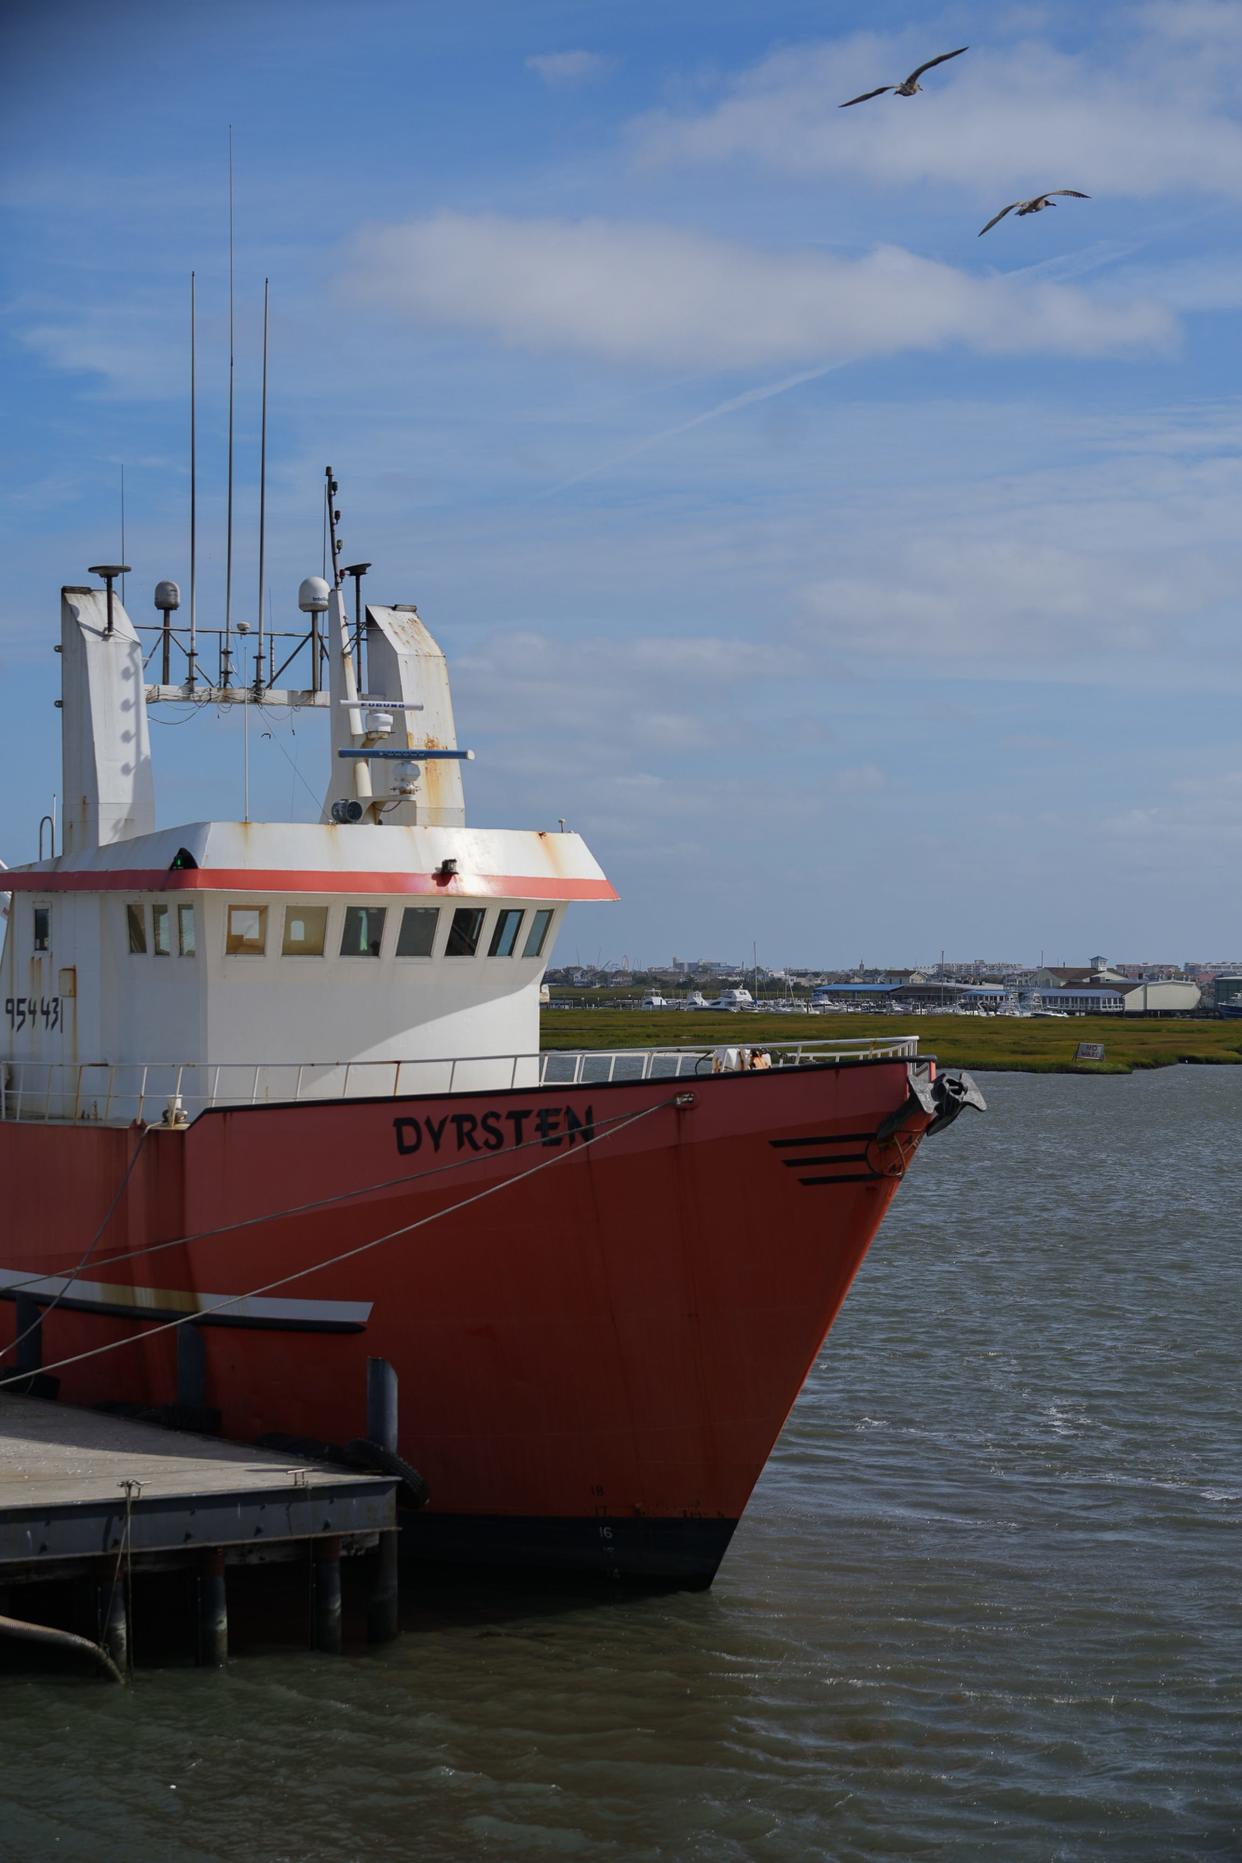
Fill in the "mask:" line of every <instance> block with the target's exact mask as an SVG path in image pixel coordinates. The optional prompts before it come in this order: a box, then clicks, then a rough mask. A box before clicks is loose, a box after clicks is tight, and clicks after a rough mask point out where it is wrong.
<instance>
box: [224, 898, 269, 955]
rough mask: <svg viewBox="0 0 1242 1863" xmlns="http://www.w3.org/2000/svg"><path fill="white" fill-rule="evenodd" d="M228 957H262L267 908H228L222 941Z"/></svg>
mask: <svg viewBox="0 0 1242 1863" xmlns="http://www.w3.org/2000/svg"><path fill="white" fill-rule="evenodd" d="M224 950H225V955H226V956H228V957H262V956H263V953H264V952H265V951H266V950H267V907H266V906H230V907H229V918H228V929H227V933H226V936H225V940H224Z"/></svg>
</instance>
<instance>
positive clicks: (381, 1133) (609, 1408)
mask: <svg viewBox="0 0 1242 1863" xmlns="http://www.w3.org/2000/svg"><path fill="white" fill-rule="evenodd" d="M336 496H337V487H336V484H335V481H334V480H333V479H332V477H331V473H330V472H329V474H328V476H327V482H326V497H327V510H328V519H329V522H330V524H332V525H333V526H334V525H335V519H336V515H337V514H336V502H335V501H336ZM338 557H339V550H338V546H337V542H336V538H335V532H333V540H332V556H331V565H330V573H329V574H328V575H326V576H325V577H310V578H308V579H307V580H306V581H305V582H304V583H303V585H302V587H301V590H300V591H299V613H298V616H297V617H296V619H294V618H293V617H292V616H291V621H292V623H293V624H292V625H291V626H289V627H288V628H287V629H284V630H282V631H279V632H278V633H277V634H275V635H273V634H272V633H271V632H270V623H269V631H268V632H267V633H266V634H265V632H264V630H263V629H262V628H260V630H259V632H258V636H257V638H256V639H252V640H250V641H249V642H247V643H245V646H246V653H247V655H248V659H247V660H246V663H245V665H244V666H243V667H242V669H241V670H240V672H239V670H238V669H239V660H241V658H242V656H241V654H240V653H239V647H240V646H241V645H242V643H240V642H239V641H238V638H237V631H236V629H232V630H230V629H228V628H225V629H204V628H202V627H199V626H198V625H197V623H196V621H195V620H194V619H193V617H192V619H191V626H190V628H189V630H188V631H187V630H186V629H185V628H184V627H183V626H181V625H180V612H179V602H180V596H179V591H178V590H177V589H176V586H175V585H174V584H171V583H167V582H165V583H161V584H160V585H159V587H158V589H157V591H156V602H157V609H156V613H157V615H158V616H159V618H158V619H156V620H153V621H152V623H151V624H150V631H149V632H148V630H147V627H146V624H143V625H142V626H138V625H135V623H134V621H133V620H132V619H131V617H130V615H129V613H128V612H127V610H126V608H125V606H124V604H123V602H122V600H121V598H120V593H119V591H118V589H117V586H116V584H117V580H118V577H119V576H120V573H121V571H122V568H123V567H125V566H123V565H120V564H114V565H109V564H105V565H100V566H97V567H96V569H94V570H93V571H92V572H91V573H92V575H93V576H94V577H95V581H94V582H91V583H88V584H78V585H74V586H70V587H66V588H64V589H63V590H62V592H61V607H60V640H59V654H60V662H59V664H60V674H61V689H62V695H61V700H60V706H61V727H62V738H63V782H62V797H63V821H62V829H61V838H60V842H59V844H53V845H52V847H51V849H50V851H49V850H48V849H46V848H44V849H43V850H41V851H42V855H43V857H42V858H40V859H39V860H37V861H34V862H31V863H30V864H28V865H25V866H15V867H13V868H12V869H11V870H10V871H8V872H7V873H6V874H5V875H4V886H5V887H6V888H7V889H8V890H9V892H10V895H11V908H10V911H9V916H8V919H7V926H6V935H5V941H4V950H3V959H2V966H0V967H2V983H0V1000H2V1002H3V1022H2V1023H0V1037H2V1043H3V1046H2V1054H0V1176H2V1181H3V1183H4V1186H5V1196H4V1205H3V1208H4V1215H3V1220H2V1223H0V1375H2V1376H3V1378H4V1379H5V1380H7V1381H12V1380H14V1379H17V1378H29V1377H31V1376H32V1375H34V1374H35V1373H36V1371H37V1372H38V1375H39V1376H40V1377H41V1378H42V1379H43V1380H44V1381H45V1382H44V1384H43V1387H42V1388H44V1389H47V1388H49V1386H48V1384H47V1382H46V1381H47V1380H52V1379H54V1380H56V1381H57V1383H56V1386H55V1387H54V1388H56V1389H58V1391H59V1395H60V1396H61V1397H62V1398H63V1399H66V1400H69V1401H72V1402H74V1403H80V1404H98V1403H103V1402H107V1403H112V1404H117V1403H121V1404H127V1405H132V1406H136V1407H140V1408H143V1409H147V1410H152V1411H155V1412H156V1413H157V1414H158V1413H161V1412H163V1413H168V1414H173V1415H177V1414H179V1415H184V1414H185V1409H186V1406H187V1405H192V1406H197V1413H201V1414H207V1415H210V1417H211V1419H212V1421H213V1422H214V1424H215V1425H216V1427H218V1428H219V1429H220V1430H221V1431H222V1432H224V1433H225V1434H227V1435H229V1436H231V1437H234V1438H237V1439H240V1440H257V1439H259V1438H262V1437H265V1436H268V1435H270V1434H271V1433H273V1432H279V1433H283V1434H285V1435H287V1436H291V1437H295V1438H299V1439H313V1440H316V1441H320V1442H334V1443H342V1442H345V1441H347V1440H348V1439H351V1438H356V1437H359V1436H361V1435H362V1434H363V1433H364V1430H365V1417H364V1414H363V1408H364V1396H363V1394H364V1392H365V1388H366V1373H367V1362H368V1360H369V1359H373V1358H380V1359H383V1360H386V1361H387V1362H388V1363H389V1364H390V1365H391V1366H392V1367H393V1368H395V1371H396V1373H397V1376H398V1379H399V1388H400V1416H401V1434H400V1454H401V1456H402V1458H403V1459H404V1461H405V1462H406V1463H408V1464H410V1465H413V1467H415V1468H416V1469H417V1470H418V1472H419V1473H420V1474H421V1476H422V1477H423V1478H424V1480H425V1482H426V1484H427V1489H428V1492H429V1496H430V1499H429V1502H428V1504H427V1505H426V1506H425V1507H423V1508H422V1509H420V1510H418V1511H417V1512H412V1513H411V1515H410V1517H409V1520H408V1522H407V1525H406V1529H405V1535H404V1537H405V1541H406V1543H407V1544H408V1546H409V1548H410V1550H411V1551H412V1552H413V1553H415V1554H417V1555H419V1556H422V1557H425V1558H428V1559H437V1560H441V1561H451V1562H454V1563H456V1564H462V1563H466V1562H473V1563H479V1564H487V1565H492V1566H503V1567H505V1568H508V1569H510V1570H512V1569H514V1568H517V1567H547V1568H560V1569H578V1570H585V1571H593V1572H596V1573H602V1574H605V1575H606V1576H608V1577H610V1578H619V1579H625V1578H643V1579H655V1580H659V1581H662V1582H672V1583H679V1584H686V1585H703V1584H707V1583H710V1581H711V1578H712V1576H713V1574H714V1572H715V1571H716V1568H717V1566H718V1564H719V1562H720V1559H721V1557H722V1556H723V1554H724V1552H725V1549H726V1547H727V1546H728V1544H729V1540H730V1537H731V1535H732V1534H733V1531H734V1529H735V1527H736V1525H737V1522H738V1519H739V1517H740V1516H741V1514H742V1512H743V1509H744V1508H745V1506H746V1503H747V1499H748V1497H749V1495H750V1493H751V1490H752V1488H753V1487H754V1484H755V1482H756V1480H757V1479H758V1477H759V1474H760V1473H761V1471H762V1469H763V1467H764V1464H765V1462H766V1461H767V1459H768V1456H769V1454H770V1453H771V1450H772V1448H773V1445H774V1443H775V1442H776V1440H777V1437H778V1435H779V1433H780V1430H781V1427H782V1425H783V1423H784V1421H785V1418H786V1416H787V1414H788V1412H789V1410H790V1407H791V1405H792V1404H793V1402H794V1400H795V1398H796V1397H797V1394H798V1391H799V1388H800V1386H801V1385H802V1383H803V1380H804V1379H805V1378H806V1376H807V1373H808V1370H809V1369H810V1367H811V1366H812V1365H813V1364H814V1362H815V1359H816V1356H817V1354H818V1353H819V1350H820V1347H821V1345H822V1344H823V1341H824V1337H825V1335H826V1333H827V1332H828V1329H829V1327H830V1326H831V1324H832V1321H833V1318H834V1316H835V1314H836V1313H837V1311H838V1309H839V1307H840V1305H841V1303H842V1301H843V1300H844V1298H845V1294H846V1291H847V1289H848V1288H849V1286H850V1283H851V1281H852V1280H853V1278H854V1275H855V1273H856V1272H857V1270H858V1267H859V1264H860V1263H861V1261H862V1259H863V1257H864V1255H865V1254H866V1252H867V1248H868V1245H869V1244H870V1242H871V1240H872V1238H873V1236H874V1235H875V1233H876V1230H877V1228H878V1226H879V1224H880V1221H881V1219H882V1217H883V1215H884V1212H885V1210H886V1209H887V1207H888V1205H889V1202H890V1200H891V1198H892V1197H893V1195H894V1193H895V1191H896V1190H897V1188H898V1186H899V1185H900V1182H901V1179H902V1177H903V1176H904V1175H905V1173H906V1171H907V1170H908V1169H909V1168H910V1166H911V1163H912V1161H913V1159H914V1156H915V1153H916V1152H917V1150H918V1147H919V1145H920V1143H921V1142H922V1140H923V1139H924V1138H925V1137H926V1136H927V1135H928V1134H929V1133H932V1132H935V1131H937V1130H938V1129H940V1128H942V1127H944V1126H946V1125H948V1124H949V1123H950V1122H951V1121H952V1120H953V1118H954V1117H955V1116H956V1114H957V1113H958V1112H959V1111H960V1110H961V1109H962V1107H963V1106H967V1105H979V1104H981V1103H982V1102H981V1101H980V1099H979V1096H978V1094H977V1093H976V1092H975V1090H974V1089H973V1086H972V1085H971V1083H970V1082H969V1079H968V1078H967V1077H965V1076H962V1077H957V1076H951V1075H946V1074H945V1073H943V1072H941V1071H940V1070H938V1069H937V1067H936V1064H935V1062H934V1060H932V1059H930V1058H928V1057H922V1056H920V1055H919V1053H918V1044H917V1040H916V1039H915V1038H914V1037H910V1036H905V1035H897V1036H894V1037H892V1038H891V1039H889V1038H885V1039H882V1040H873V1039H867V1040H860V1041H856V1042H851V1041H836V1042H832V1043H801V1044H793V1043H790V1044H785V1045H784V1046H783V1047H782V1046H779V1045H773V1046H772V1048H771V1054H772V1057H773V1062H774V1065H772V1066H771V1067H770V1068H767V1069H764V1070H763V1071H736V1072H732V1071H724V1072H713V1071H712V1054H711V1050H710V1049H706V1050H705V1049H702V1048H698V1049H696V1048H693V1047H687V1046H681V1047H677V1048H672V1049H665V1050H619V1051H611V1052H581V1053H573V1054H566V1053H559V1052H541V1049H540V1039H539V1006H540V993H541V989H542V986H543V979H544V972H545V969H546V967H547V965H548V962H549V959H550V957H551V954H552V951H553V948H554V945H555V943H556V938H557V932H558V928H559V927H560V925H561V922H562V919H563V917H564V914H565V911H566V909H567V907H568V906H569V904H570V903H584V902H599V903H600V904H601V905H602V904H604V903H605V902H607V901H610V900H612V899H614V898H615V897H616V894H615V893H614V890H613V887H612V886H611V884H610V883H609V881H608V879H607V878H606V876H605V874H604V873H603V871H602V869H601V868H600V866H599V865H598V863H597V862H596V860H595V858H594V857H593V855H592V854H591V853H590V851H589V850H588V848H587V846H586V845H585V843H584V841H583V840H582V839H581V838H580V837H579V836H578V835H577V834H575V833H572V832H568V831H558V832H546V831H535V830H528V829H491V828H478V827H473V826H467V824H466V813H465V798H464V784H463V774H464V769H465V765H466V764H467V763H468V761H469V759H470V757H471V755H472V752H471V751H469V750H466V749H463V748H461V747H460V746H459V743H458V737H457V731H456V725H455V721H454V715H453V706H452V697H451V691H450V685H449V677H448V669H447V665H446V661H445V656H444V654H443V652H442V651H441V648H440V646H439V645H438V644H437V642H436V640H435V639H434V638H433V636H432V634H431V633H430V631H429V629H428V627H427V625H426V623H425V622H424V620H423V618H422V617H421V615H420V614H419V613H418V611H417V608H416V607H415V606H414V605H412V604H409V603H406V604H401V603H396V604H392V605H388V604H382V603H378V602H372V601H370V600H365V601H364V600H363V597H362V593H361V578H362V574H363V573H364V571H365V569H366V568H367V567H368V566H366V565H355V566H354V567H353V569H352V571H345V570H342V569H340V568H339V567H338ZM348 574H353V577H354V586H353V604H352V613H351V608H350V603H349V600H348V585H347V580H346V578H347V575H348ZM101 583H102V586H99V585H100V584H101ZM217 656H218V657H217ZM278 661H279V662H280V664H279V665H278ZM209 662H210V663H211V664H210V666H209ZM155 706H174V707H180V708H182V711H183V713H184V708H186V707H189V708H197V709H198V711H199V712H201V714H202V723H203V724H204V725H206V723H207V721H208V719H209V718H210V717H211V716H212V715H214V714H215V712H216V711H217V709H218V708H220V707H232V706H244V707H253V708H255V710H256V711H257V712H259V713H261V712H262V710H263V708H264V707H271V706H294V707H300V708H303V709H305V710H307V711H310V712H318V713H320V714H322V717H323V719H324V720H325V722H326V736H327V739H328V753H329V754H328V759H327V761H328V770H327V778H326V781H325V784H324V796H323V808H322V812H321V816H320V819H319V820H318V821H315V822H271V821H259V820H252V819H250V818H249V807H248V801H247V806H246V807H245V809H244V817H245V818H244V819H243V820H241V821H237V820H224V819H219V818H218V816H217V815H211V816H210V818H206V817H205V818H204V819H201V820H196V821H192V822H187V823H182V824H180V825H177V826H171V827H160V826H157V823H156V811H155V788H154V775H153V768H152V757H151V748H150V738H149V729H148V715H149V711H150V709H151V708H152V707H155ZM247 715H248V714H247Z"/></svg>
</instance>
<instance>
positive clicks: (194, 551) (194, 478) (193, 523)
mask: <svg viewBox="0 0 1242 1863" xmlns="http://www.w3.org/2000/svg"><path fill="white" fill-rule="evenodd" d="M194 296H195V292H194V273H193V272H191V273H190V654H189V670H188V675H187V679H186V684H187V685H188V686H189V688H190V690H191V692H192V691H193V690H194V666H195V660H196V658H197V650H198V615H197V609H196V596H197V590H198V576H197V571H198V533H197V521H198V429H197V426H196V424H195V422H196V416H197V402H198V398H197V394H196V392H195V391H196V382H195V353H196V344H195V329H194Z"/></svg>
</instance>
